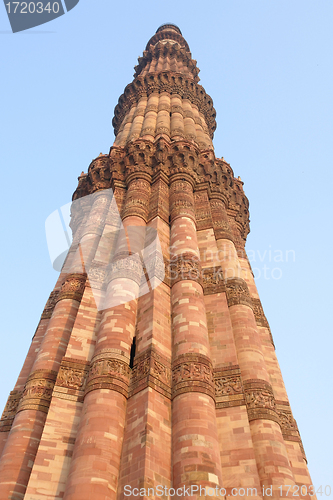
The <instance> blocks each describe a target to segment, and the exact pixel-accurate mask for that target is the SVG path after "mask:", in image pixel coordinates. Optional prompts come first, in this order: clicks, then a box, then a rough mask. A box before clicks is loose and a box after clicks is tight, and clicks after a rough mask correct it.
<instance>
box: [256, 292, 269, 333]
mask: <svg viewBox="0 0 333 500" xmlns="http://www.w3.org/2000/svg"><path fill="white" fill-rule="evenodd" d="M252 304H253V313H254V317H255V319H256V322H257V325H258V326H264V327H266V328H269V324H268V321H267V319H266V316H265V314H264V310H263V308H262V305H261V301H260V299H255V298H253V297H252Z"/></svg>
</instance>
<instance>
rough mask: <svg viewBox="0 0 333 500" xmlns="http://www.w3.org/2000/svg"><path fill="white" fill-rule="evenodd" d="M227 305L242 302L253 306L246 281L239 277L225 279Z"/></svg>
mask: <svg viewBox="0 0 333 500" xmlns="http://www.w3.org/2000/svg"><path fill="white" fill-rule="evenodd" d="M226 290H227V301H228V306H229V307H231V306H235V305H238V304H243V305H245V306H249V307H251V308H252V307H253V306H252V300H251V297H250V292H249V289H248V286H247V284H246V282H245V281H244V280H243V279H240V278H229V279H228V280H226Z"/></svg>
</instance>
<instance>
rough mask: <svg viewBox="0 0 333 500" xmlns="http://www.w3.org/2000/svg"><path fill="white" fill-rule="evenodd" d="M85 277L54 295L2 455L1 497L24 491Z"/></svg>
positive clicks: (76, 277) (72, 277)
mask: <svg viewBox="0 0 333 500" xmlns="http://www.w3.org/2000/svg"><path fill="white" fill-rule="evenodd" d="M85 279H86V277H85V275H82V274H74V275H69V276H68V277H67V278H66V281H65V283H64V284H63V286H62V288H61V290H60V292H59V295H58V297H57V304H56V306H55V308H54V311H53V314H52V318H51V319H50V322H49V324H48V328H47V331H46V333H45V336H44V338H43V341H42V344H41V348H40V351H39V353H38V356H37V358H36V361H35V363H34V365H33V368H32V370H31V374H30V376H29V378H28V381H27V383H26V385H25V389H24V391H23V395H22V399H21V401H20V404H19V407H18V413H17V414H16V417H15V420H14V422H13V426H12V430H11V432H10V435H9V436H8V439H7V442H6V446H5V448H4V450H3V454H2V457H1V461H0V477H1V481H2V482H1V483H0V498H6V499H7V498H8V499H11V500H19V499H22V497H23V495H24V493H25V490H26V486H27V483H28V480H29V477H30V473H31V469H32V466H33V463H34V460H35V456H36V452H37V449H38V445H39V441H40V438H41V435H42V432H43V428H44V423H45V419H46V415H47V412H48V408H49V405H50V400H51V396H52V391H53V387H54V383H55V380H56V377H57V373H58V370H59V366H60V363H61V359H62V357H63V355H64V353H65V350H66V347H67V343H68V340H69V336H70V332H71V329H72V327H73V324H74V320H75V316H76V313H77V310H78V306H79V303H80V300H81V297H82V294H83V290H84V284H85Z"/></svg>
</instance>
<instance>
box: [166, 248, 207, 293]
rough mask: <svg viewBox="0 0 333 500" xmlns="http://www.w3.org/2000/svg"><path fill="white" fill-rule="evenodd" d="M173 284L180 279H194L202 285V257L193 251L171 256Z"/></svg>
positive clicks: (170, 268)
mask: <svg viewBox="0 0 333 500" xmlns="http://www.w3.org/2000/svg"><path fill="white" fill-rule="evenodd" d="M169 273H170V279H171V285H174V284H175V283H178V281H183V280H192V281H196V282H197V283H199V284H200V285H201V286H202V276H201V263H200V259H199V258H198V257H197V256H196V255H195V254H193V253H189V252H185V253H182V254H181V255H176V256H175V257H171V259H170V261H169Z"/></svg>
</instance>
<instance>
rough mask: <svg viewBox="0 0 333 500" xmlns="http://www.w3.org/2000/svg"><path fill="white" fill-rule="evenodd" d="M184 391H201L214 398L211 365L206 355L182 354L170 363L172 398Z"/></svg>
mask: <svg viewBox="0 0 333 500" xmlns="http://www.w3.org/2000/svg"><path fill="white" fill-rule="evenodd" d="M185 392H203V393H204V394H207V395H209V396H211V397H212V398H213V399H214V398H215V390H214V376H213V367H212V364H211V361H210V359H209V358H207V357H206V356H203V355H201V354H195V353H188V354H182V355H181V356H179V357H178V358H177V359H176V360H175V361H174V362H173V363H172V398H175V397H176V396H178V395H179V394H183V393H185Z"/></svg>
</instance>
